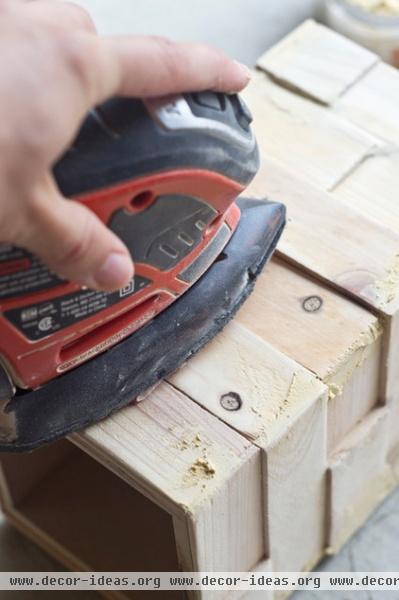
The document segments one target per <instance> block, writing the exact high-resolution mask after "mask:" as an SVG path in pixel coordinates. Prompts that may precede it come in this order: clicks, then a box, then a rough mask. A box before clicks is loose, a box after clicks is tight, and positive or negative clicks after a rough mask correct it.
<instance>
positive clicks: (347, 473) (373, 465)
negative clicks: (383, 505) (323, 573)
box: [329, 408, 395, 552]
mask: <svg viewBox="0 0 399 600" xmlns="http://www.w3.org/2000/svg"><path fill="white" fill-rule="evenodd" d="M389 419H390V415H389V410H388V409H387V408H379V409H376V410H374V411H372V412H371V413H370V414H369V415H368V416H367V417H365V419H363V421H362V422H361V423H360V424H359V425H358V426H357V427H355V428H354V429H353V430H352V431H351V432H350V433H349V434H348V435H347V436H346V438H345V439H344V440H342V442H341V444H340V446H339V447H338V448H337V449H336V451H335V453H334V454H333V456H331V458H330V465H329V504H330V524H329V546H330V551H331V552H337V551H338V550H339V549H340V548H341V546H342V545H343V544H344V543H345V542H346V541H347V540H348V539H349V537H350V536H351V535H352V534H353V533H354V532H355V531H356V530H357V529H358V528H359V527H360V526H361V525H362V524H363V523H364V521H365V520H366V519H367V518H368V516H369V515H370V513H371V512H372V511H373V510H374V509H375V508H376V507H377V506H378V504H379V503H380V502H381V501H382V500H383V499H384V498H385V496H386V495H387V494H388V493H389V492H390V491H391V489H392V488H393V486H394V484H395V481H394V477H393V474H392V470H391V468H390V467H389V466H388V463H387V461H386V456H387V447H388V425H389Z"/></svg>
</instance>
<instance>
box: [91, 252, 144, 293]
mask: <svg viewBox="0 0 399 600" xmlns="http://www.w3.org/2000/svg"><path fill="white" fill-rule="evenodd" d="M133 275H134V268H133V263H132V260H131V258H130V257H129V256H127V255H126V254H118V253H113V254H109V255H108V256H107V258H106V259H105V261H104V262H103V264H102V265H101V267H100V268H99V269H97V271H96V272H95V273H94V274H93V276H92V279H93V281H94V284H95V287H96V288H100V289H104V290H117V289H119V288H121V287H123V286H125V285H127V284H128V283H129V281H130V280H131V279H132V277H133Z"/></svg>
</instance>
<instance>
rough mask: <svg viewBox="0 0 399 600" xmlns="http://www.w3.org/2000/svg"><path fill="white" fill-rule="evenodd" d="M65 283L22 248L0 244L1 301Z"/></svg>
mask: <svg viewBox="0 0 399 600" xmlns="http://www.w3.org/2000/svg"><path fill="white" fill-rule="evenodd" d="M60 283H63V280H62V279H61V278H60V277H58V275H55V274H54V273H52V272H51V271H49V270H48V268H47V267H46V266H45V265H44V264H43V263H42V262H41V261H40V259H39V258H38V257H37V256H35V255H34V254H31V253H30V252H27V251H26V250H22V249H21V248H17V247H15V246H11V245H8V244H0V300H7V299H9V298H16V297H18V296H21V295H23V294H27V293H32V292H38V291H40V290H44V289H48V288H51V287H54V286H56V285H59V284H60Z"/></svg>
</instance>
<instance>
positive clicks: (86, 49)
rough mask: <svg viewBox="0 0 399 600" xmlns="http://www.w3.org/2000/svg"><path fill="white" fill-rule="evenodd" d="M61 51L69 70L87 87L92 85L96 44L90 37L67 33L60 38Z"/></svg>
mask: <svg viewBox="0 0 399 600" xmlns="http://www.w3.org/2000/svg"><path fill="white" fill-rule="evenodd" d="M58 43H59V51H60V53H61V56H62V59H63V62H64V64H65V65H66V67H67V68H68V70H69V71H70V72H71V73H72V74H73V75H74V76H75V77H77V78H78V79H79V80H80V82H81V83H83V84H84V86H85V87H90V85H91V83H92V67H93V64H94V62H95V56H94V52H95V50H94V44H93V43H92V42H91V39H90V36H88V35H84V34H78V33H76V32H75V33H72V34H71V33H70V32H68V33H66V34H64V35H60V36H59V38H58Z"/></svg>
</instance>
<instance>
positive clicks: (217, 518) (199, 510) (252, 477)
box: [71, 383, 265, 599]
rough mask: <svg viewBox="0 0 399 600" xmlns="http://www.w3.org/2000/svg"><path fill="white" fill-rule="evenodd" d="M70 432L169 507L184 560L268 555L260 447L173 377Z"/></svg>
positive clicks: (205, 564) (237, 564)
mask: <svg viewBox="0 0 399 600" xmlns="http://www.w3.org/2000/svg"><path fill="white" fill-rule="evenodd" d="M71 439H72V441H73V442H74V443H75V444H77V445H78V446H79V447H81V448H82V449H84V450H85V451H86V452H88V453H89V454H90V455H92V456H93V457H94V458H96V460H98V461H100V462H102V463H103V464H104V465H105V466H106V467H107V468H109V469H110V470H112V471H113V472H114V473H116V474H117V475H118V476H119V477H121V478H122V479H124V480H125V481H126V482H127V483H129V484H130V485H131V486H132V487H134V488H136V489H137V490H138V491H139V492H141V493H142V494H144V496H146V497H148V498H149V499H151V500H152V501H153V502H155V503H156V504H158V505H159V506H160V507H162V508H163V509H164V510H166V512H168V513H169V514H170V515H172V517H173V518H174V526H175V534H177V535H180V536H183V537H181V538H180V539H177V540H176V543H177V547H178V549H179V559H180V560H181V562H182V563H183V564H184V565H189V564H191V565H192V566H193V567H194V568H195V569H198V570H204V571H206V570H220V571H229V570H233V571H234V570H238V571H239V570H248V569H250V568H252V566H253V565H255V564H256V563H257V562H258V561H259V560H260V559H261V558H262V556H263V555H264V552H265V549H264V541H263V531H262V529H263V526H262V522H263V515H262V505H261V475H260V469H261V463H260V454H259V451H258V450H257V448H256V447H255V446H253V445H252V443H251V442H249V441H248V440H246V439H245V438H244V437H243V436H241V435H239V434H238V433H236V432H235V431H233V430H232V429H231V428H229V427H227V426H226V425H225V424H224V423H222V422H221V421H220V420H219V419H216V418H215V417H214V416H213V415H211V414H210V413H209V412H207V411H205V410H203V409H202V408H200V407H199V406H198V405H197V404H195V403H194V402H192V401H191V400H190V399H189V398H187V397H186V396H184V395H183V394H181V393H180V392H179V391H177V390H175V389H173V388H172V387H171V386H170V385H168V384H166V383H163V384H161V385H160V386H158V388H156V389H155V390H154V391H153V392H152V393H151V394H150V396H149V397H148V398H147V399H146V400H145V401H144V402H141V403H140V404H138V405H136V406H131V407H128V408H126V409H124V410H122V411H120V412H118V413H116V414H115V415H113V416H112V417H110V418H108V419H107V420H106V421H103V422H102V423H100V424H98V425H95V426H93V427H90V428H88V429H87V430H86V431H84V432H83V433H79V434H74V435H73V436H72V437H71ZM182 521H183V523H182ZM184 522H185V523H186V525H184ZM243 530H245V532H246V537H245V538H243V534H242V532H243ZM232 548H235V549H236V550H235V551H234V552H233V551H232ZM212 594H213V592H212V593H211V592H209V593H208V592H207V593H205V592H204V593H203V594H202V595H201V598H204V599H205V598H206V599H208V598H209V599H210V598H213V595H212ZM190 597H193V598H198V597H199V596H198V594H197V593H193V594H191V596H190Z"/></svg>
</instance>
